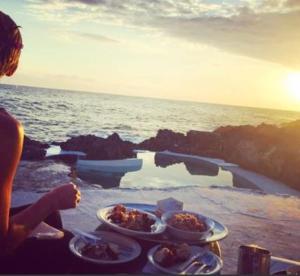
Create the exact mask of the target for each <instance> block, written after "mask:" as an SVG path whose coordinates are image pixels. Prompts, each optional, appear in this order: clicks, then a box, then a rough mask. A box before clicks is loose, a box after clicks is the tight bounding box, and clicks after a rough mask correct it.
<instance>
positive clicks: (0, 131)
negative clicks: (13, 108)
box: [0, 108, 24, 139]
mask: <svg viewBox="0 0 300 276" xmlns="http://www.w3.org/2000/svg"><path fill="white" fill-rule="evenodd" d="M23 134H24V131H23V127H22V124H21V123H20V122H19V121H18V120H16V119H15V118H14V117H13V116H11V115H10V114H9V113H8V112H6V110H5V109H3V108H0V135H5V136H7V135H9V136H10V137H11V139H13V138H19V137H22V136H23Z"/></svg>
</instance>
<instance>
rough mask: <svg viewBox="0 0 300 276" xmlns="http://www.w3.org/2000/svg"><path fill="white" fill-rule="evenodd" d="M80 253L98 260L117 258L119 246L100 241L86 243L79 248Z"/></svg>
mask: <svg viewBox="0 0 300 276" xmlns="http://www.w3.org/2000/svg"><path fill="white" fill-rule="evenodd" d="M81 254H82V255H84V256H86V257H89V258H92V259H98V260H107V261H112V260H118V258H119V254H120V251H119V246H118V245H117V244H114V243H110V242H109V243H105V242H103V243H102V242H101V243H99V244H95V245H94V244H86V245H85V246H83V247H82V248H81Z"/></svg>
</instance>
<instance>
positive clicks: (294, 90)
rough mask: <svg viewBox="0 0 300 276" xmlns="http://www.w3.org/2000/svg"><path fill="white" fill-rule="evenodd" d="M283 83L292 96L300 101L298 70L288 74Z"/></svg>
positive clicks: (299, 75) (299, 74)
mask: <svg viewBox="0 0 300 276" xmlns="http://www.w3.org/2000/svg"><path fill="white" fill-rule="evenodd" d="M285 84H286V87H287V89H288V91H289V92H290V93H291V94H292V95H293V97H295V98H296V99H298V100H299V101H300V72H294V73H290V74H288V76H287V78H286V82H285Z"/></svg>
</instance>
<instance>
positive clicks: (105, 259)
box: [69, 231, 142, 265]
mask: <svg viewBox="0 0 300 276" xmlns="http://www.w3.org/2000/svg"><path fill="white" fill-rule="evenodd" d="M90 234H91V235H92V236H95V239H94V240H93V239H91V238H86V237H85V236H80V235H77V236H74V237H73V238H72V239H71V240H70V242H69V248H70V250H71V252H72V253H73V254H74V255H75V256H77V257H79V258H80V259H83V260H85V261H87V262H91V263H95V264H101V265H113V264H122V263H127V262H130V261H133V260H134V259H136V258H137V257H138V256H139V255H140V254H141V252H142V249H141V246H140V245H139V243H138V242H136V241H135V240H133V239H131V238H129V237H124V236H122V235H120V234H118V233H112V232H106V231H95V232H91V233H90Z"/></svg>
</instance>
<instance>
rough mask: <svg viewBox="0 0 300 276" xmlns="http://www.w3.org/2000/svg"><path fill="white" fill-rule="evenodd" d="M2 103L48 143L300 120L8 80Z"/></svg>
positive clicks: (293, 115) (292, 115) (0, 91)
mask: <svg viewBox="0 0 300 276" xmlns="http://www.w3.org/2000/svg"><path fill="white" fill-rule="evenodd" d="M0 106H1V107H4V108H5V109H7V110H8V111H9V112H10V113H11V114H13V115H14V116H15V117H16V118H17V119H18V120H20V121H21V122H22V124H23V126H24V129H25V133H26V135H27V136H29V137H30V138H33V139H36V140H38V141H42V142H48V143H49V142H53V141H57V142H61V141H65V140H66V139H68V138H69V137H72V136H77V135H85V134H95V135H97V136H101V137H106V136H108V135H110V134H112V133H113V132H117V133H118V134H119V135H120V136H121V137H122V138H123V139H125V140H129V141H132V142H141V141H142V140H144V139H147V138H149V137H151V136H155V135H156V133H157V131H158V130H159V129H171V130H173V131H177V132H182V133H185V132H187V131H188V130H206V131H211V130H214V129H215V128H217V127H219V126H225V125H244V124H251V125H258V124H260V123H271V124H278V125H279V124H281V123H286V122H289V121H293V120H297V119H300V113H299V112H294V111H283V110H271V109H262V108H250V107H238V106H228V105H219V104H208V103H199V102H187V101H173V100H164V99H154V98H142V97H128V96H119V95H111V94H100V93H88V92H78V91H67V90H59V89H46V88H36V87H27V86H14V85H12V86H11V85H4V84H1V85H0Z"/></svg>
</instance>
